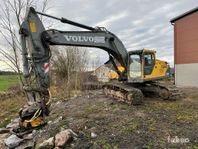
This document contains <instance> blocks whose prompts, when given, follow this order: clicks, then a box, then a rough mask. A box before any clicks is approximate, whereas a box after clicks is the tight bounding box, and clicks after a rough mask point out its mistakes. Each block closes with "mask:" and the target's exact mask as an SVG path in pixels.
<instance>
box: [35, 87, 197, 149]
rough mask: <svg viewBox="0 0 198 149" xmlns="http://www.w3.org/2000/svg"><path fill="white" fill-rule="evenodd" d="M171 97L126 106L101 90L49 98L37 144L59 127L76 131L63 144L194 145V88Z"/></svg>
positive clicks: (125, 148) (118, 147)
mask: <svg viewBox="0 0 198 149" xmlns="http://www.w3.org/2000/svg"><path fill="white" fill-rule="evenodd" d="M182 90H183V92H185V95H186V96H185V97H184V98H182V99H178V100H177V101H163V100H161V99H157V98H145V101H144V104H143V105H141V106H129V105H126V104H124V103H120V102H117V101H115V100H113V99H110V98H108V97H106V96H105V95H104V94H103V93H102V91H101V90H97V91H92V92H91V93H87V94H85V95H82V96H79V97H75V98H71V99H67V100H64V101H56V102H53V104H52V106H51V113H50V117H49V118H48V119H49V124H48V125H46V126H45V127H43V129H41V130H40V131H39V133H38V134H39V135H38V137H37V142H42V141H43V140H45V139H47V138H49V137H51V136H53V135H54V134H56V133H57V132H59V131H60V129H62V128H70V129H72V130H73V131H74V132H76V133H77V134H78V138H77V139H76V140H74V141H73V142H72V143H71V144H70V145H69V146H68V147H67V148H74V149H89V148H90V149H136V148H137V149H141V148H151V149H153V148H156V149H160V148H171V147H172V148H187V147H189V148H195V149H197V148H198V135H197V132H198V92H197V91H198V89H196V88H188V89H187V88H186V89H185V88H182Z"/></svg>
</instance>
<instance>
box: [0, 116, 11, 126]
mask: <svg viewBox="0 0 198 149" xmlns="http://www.w3.org/2000/svg"><path fill="white" fill-rule="evenodd" d="M10 122H11V119H10V118H5V119H4V120H2V121H1V122H0V128H3V127H6V126H7V125H8V124H9V123H10Z"/></svg>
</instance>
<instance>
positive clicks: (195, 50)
mask: <svg viewBox="0 0 198 149" xmlns="http://www.w3.org/2000/svg"><path fill="white" fill-rule="evenodd" d="M174 44H175V45H174V46H175V47H174V49H175V51H174V53H175V55H174V58H175V83H176V85H177V86H192V87H193V86H196V87H198V79H197V75H198V12H195V13H193V14H190V15H188V16H186V17H184V18H182V19H180V20H177V21H176V22H175V25H174Z"/></svg>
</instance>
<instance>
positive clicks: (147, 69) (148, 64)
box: [144, 53, 155, 75]
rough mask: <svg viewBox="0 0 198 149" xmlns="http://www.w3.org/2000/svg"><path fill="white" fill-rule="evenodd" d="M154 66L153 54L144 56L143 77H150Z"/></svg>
mask: <svg viewBox="0 0 198 149" xmlns="http://www.w3.org/2000/svg"><path fill="white" fill-rule="evenodd" d="M154 65H155V57H154V54H153V53H145V54H144V75H150V74H151V73H152V71H153V67H154Z"/></svg>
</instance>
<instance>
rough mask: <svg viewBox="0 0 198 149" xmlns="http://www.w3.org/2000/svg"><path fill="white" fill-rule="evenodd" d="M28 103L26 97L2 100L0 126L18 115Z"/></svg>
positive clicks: (3, 125)
mask: <svg viewBox="0 0 198 149" xmlns="http://www.w3.org/2000/svg"><path fill="white" fill-rule="evenodd" d="M25 103H26V99H25V97H20V96H18V97H17V96H16V97H12V98H9V99H5V100H1V104H0V127H5V126H6V125H7V124H8V123H9V122H10V120H11V119H12V118H15V117H17V116H18V111H19V109H20V108H21V107H23V105H24V104H25Z"/></svg>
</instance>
